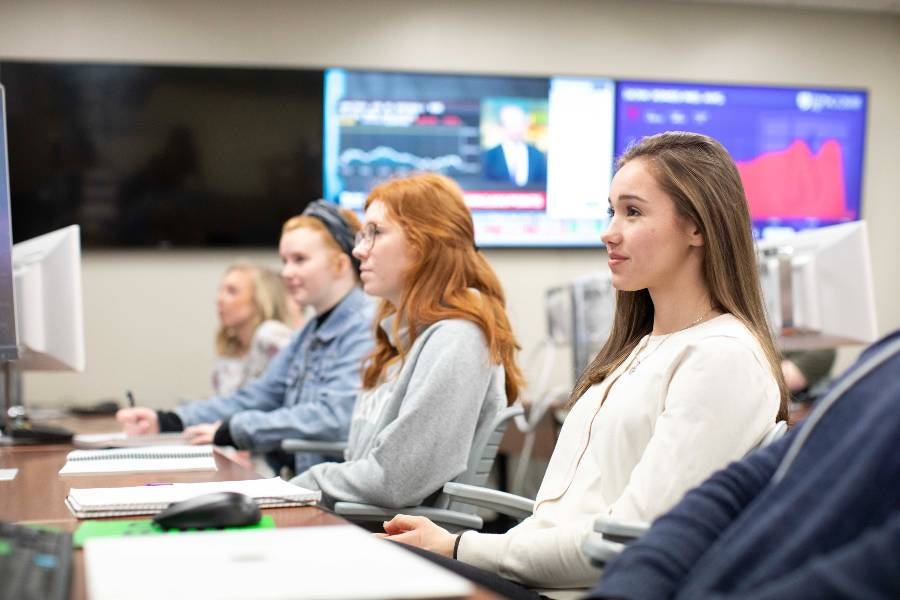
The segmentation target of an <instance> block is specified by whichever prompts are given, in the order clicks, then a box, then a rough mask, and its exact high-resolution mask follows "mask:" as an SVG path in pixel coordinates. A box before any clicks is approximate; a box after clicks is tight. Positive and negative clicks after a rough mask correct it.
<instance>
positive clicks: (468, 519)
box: [334, 502, 484, 530]
mask: <svg viewBox="0 0 900 600" xmlns="http://www.w3.org/2000/svg"><path fill="white" fill-rule="evenodd" d="M334 512H335V513H336V514H338V515H340V516H342V517H347V518H349V519H350V520H351V521H389V520H391V519H393V518H394V517H395V516H397V515H398V514H401V513H402V514H404V515H415V516H418V517H428V518H429V519H431V520H432V521H434V522H435V523H438V524H439V525H444V526H449V527H450V528H452V529H455V530H458V529H481V528H482V527H483V526H484V521H483V520H482V519H481V517H479V516H478V515H470V514H467V513H461V512H457V511H455V510H447V509H443V508H431V507H428V506H408V507H405V508H382V507H380V506H373V505H371V504H360V503H357V502H337V503H336V504H335V505H334Z"/></svg>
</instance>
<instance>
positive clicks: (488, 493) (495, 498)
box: [444, 481, 534, 519]
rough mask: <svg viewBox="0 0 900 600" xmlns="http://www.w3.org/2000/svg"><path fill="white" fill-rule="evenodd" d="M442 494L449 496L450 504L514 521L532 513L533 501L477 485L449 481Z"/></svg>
mask: <svg viewBox="0 0 900 600" xmlns="http://www.w3.org/2000/svg"><path fill="white" fill-rule="evenodd" d="M444 493H445V494H447V495H448V496H450V500H451V502H461V503H463V504H471V505H473V506H481V507H482V508H488V509H490V510H494V511H497V512H498V513H502V514H504V515H509V516H511V517H514V518H516V519H524V518H526V517H530V516H531V515H532V513H534V500H530V499H528V498H523V497H522V496H516V495H515V494H509V493H507V492H501V491H499V490H492V489H490V488H484V487H479V486H477V485H468V484H465V483H456V482H453V481H451V482H450V483H447V484H444Z"/></svg>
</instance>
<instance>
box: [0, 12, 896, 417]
mask: <svg viewBox="0 0 900 600" xmlns="http://www.w3.org/2000/svg"><path fill="white" fill-rule="evenodd" d="M0 57H4V58H35V59H55V60H56V59H70V60H76V59H78V60H106V61H145V62H164V63H210V64H249V65H298V66H326V65H336V66H348V67H376V68H391V69H415V70H439V71H459V72H485V73H509V74H540V75H549V74H578V75H608V76H613V77H635V78H641V77H643V78H662V79H687V80H700V81H713V82H723V83H769V84H810V85H833V86H854V87H864V88H868V89H869V91H870V93H871V96H870V100H871V109H870V122H869V135H868V140H867V148H866V150H867V155H866V165H865V196H864V201H863V202H864V209H863V211H864V216H865V218H866V219H868V220H869V224H870V236H871V243H872V251H873V262H874V271H875V277H876V301H877V310H878V319H879V327H880V329H881V331H887V330H889V329H894V328H897V327H900V302H898V299H900V273H898V269H897V268H896V267H895V266H893V264H894V261H895V260H896V257H897V256H900V235H898V234H897V228H898V226H900V202H898V192H897V190H900V169H898V168H897V165H896V160H897V159H896V156H897V153H896V139H897V138H898V134H900V110H898V106H900V76H898V74H900V18H898V17H896V16H893V17H891V16H877V15H867V14H851V13H840V12H828V11H821V12H811V11H802V10H795V9H777V8H755V7H747V6H710V5H703V4H694V3H683V2H678V3H675V2H652V1H645V2H641V1H630V2H628V1H623V2H603V1H601V0H585V1H568V2H553V3H551V2H541V1H531V2H521V1H519V2H515V1H501V0H494V1H482V2H477V1H459V0H458V1H457V2H454V3H447V2H442V3H428V2H401V1H396V0H393V1H391V0H389V1H384V0H382V1H379V2H370V1H369V2H363V1H344V2H337V1H336V2H330V3H319V2H301V1H290V2H288V1H285V2H264V1H263V2H227V1H210V0H193V1H191V2H163V1H154V2H139V1H136V2H124V1H123V2H112V1H110V2H102V1H99V0H94V1H84V2H78V3H74V2H58V3H54V2H42V1H39V0H31V1H28V2H24V1H23V2H9V1H3V0H0ZM487 254H488V258H489V259H490V260H491V262H492V263H493V264H494V266H495V267H496V268H497V270H498V272H499V273H500V276H501V278H502V280H503V283H504V285H505V286H506V289H507V293H508V296H509V305H510V312H511V316H512V320H513V324H514V326H515V328H516V331H517V333H518V335H519V338H520V340H521V341H522V343H523V346H524V347H525V348H526V350H527V349H530V348H532V347H534V346H535V345H536V343H537V341H538V340H539V339H540V337H541V335H542V333H543V318H542V312H541V311H542V308H541V298H542V293H543V290H544V288H545V287H547V286H549V285H553V284H555V283H558V282H561V281H564V280H566V279H568V278H570V277H572V276H574V275H577V274H580V273H583V272H586V271H590V270H594V269H603V268H605V256H604V254H603V253H602V252H601V251H583V250H581V251H490V252H488V253H487ZM239 255H249V256H250V257H251V258H259V259H263V260H270V261H272V262H273V264H274V260H275V256H274V246H273V250H272V252H267V251H259V252H253V253H247V252H227V253H214V252H191V253H182V252H119V253H107V252H104V253H96V252H94V253H88V254H86V256H85V258H84V294H85V319H86V325H87V352H88V368H87V370H86V372H85V373H83V374H32V375H29V376H28V378H27V379H26V385H27V386H28V388H27V389H28V396H29V397H30V398H32V399H33V400H39V401H42V402H48V403H49V402H56V401H59V400H61V399H74V400H90V399H96V398H99V397H104V396H115V395H118V396H121V394H122V392H123V390H124V389H126V388H130V389H133V390H134V391H135V393H136V395H137V396H138V398H139V400H141V401H143V402H144V403H146V404H150V405H155V406H167V405H171V404H172V403H173V402H174V400H175V399H176V398H177V397H179V396H197V395H202V394H204V392H205V391H206V390H207V389H208V376H207V370H208V366H209V364H210V361H211V359H212V347H211V346H212V332H213V329H214V327H215V316H214V313H213V306H212V302H213V295H214V291H215V287H216V284H217V280H218V277H219V275H220V273H221V272H222V270H223V269H224V267H225V265H226V264H227V263H228V262H230V261H231V260H232V259H233V258H235V257H237V256H239ZM843 359H844V360H843V362H846V361H847V360H848V359H849V353H848V354H845V355H844V357H843ZM567 366H568V365H561V369H563V368H565V367H567Z"/></svg>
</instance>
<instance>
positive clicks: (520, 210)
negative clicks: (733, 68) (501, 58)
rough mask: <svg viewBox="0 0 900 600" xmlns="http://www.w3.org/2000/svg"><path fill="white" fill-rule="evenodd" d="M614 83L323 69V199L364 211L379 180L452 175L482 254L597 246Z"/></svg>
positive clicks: (607, 166)
mask: <svg viewBox="0 0 900 600" xmlns="http://www.w3.org/2000/svg"><path fill="white" fill-rule="evenodd" d="M613 104H614V83H613V82H612V80H610V79H603V78H589V77H549V78H547V77H494V76H483V75H454V74H426V73H398V72H374V71H354V70H345V69H328V70H327V71H326V72H325V117H324V118H325V122H324V143H323V154H324V161H323V167H324V173H323V189H324V194H325V197H326V198H327V199H329V200H332V201H335V202H338V203H339V204H341V205H342V206H345V207H348V208H352V209H354V210H361V209H362V207H363V203H364V201H365V198H366V195H367V193H368V191H369V190H370V189H371V188H372V187H373V186H374V185H375V184H376V183H378V182H379V181H382V180H384V179H387V178H390V177H397V176H404V175H408V174H411V173H414V172H419V171H434V172H439V173H443V174H445V175H448V176H450V177H452V178H454V179H455V180H456V181H457V182H458V183H459V184H460V186H461V187H462V188H463V190H464V192H465V200H466V203H467V205H468V206H469V208H470V209H471V210H472V215H473V220H474V222H475V236H476V242H477V243H478V244H479V246H481V247H599V246H601V245H602V244H601V241H600V234H601V233H602V231H603V229H604V227H605V226H606V222H607V218H606V205H607V196H608V190H609V180H610V177H611V174H612V149H613Z"/></svg>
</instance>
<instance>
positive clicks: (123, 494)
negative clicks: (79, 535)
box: [66, 477, 322, 519]
mask: <svg viewBox="0 0 900 600" xmlns="http://www.w3.org/2000/svg"><path fill="white" fill-rule="evenodd" d="M212 492H238V493H241V494H244V495H246V496H250V497H251V498H253V499H255V500H256V502H257V503H258V504H259V506H260V508H273V507H276V506H303V505H306V504H314V503H315V502H317V501H318V500H319V498H321V496H322V493H321V492H314V491H312V490H308V489H306V488H302V487H299V486H296V485H292V484H290V483H288V482H287V481H285V480H283V479H279V478H278V477H273V478H271V479H247V480H243V481H205V482H202V483H172V484H152V485H137V486H132V487H118V488H72V489H71V490H69V495H68V497H67V498H66V506H68V507H69V510H71V511H72V514H73V515H75V516H76V517H77V518H79V519H93V518H95V517H121V516H127V515H152V514H156V513H158V512H159V511H161V510H163V509H165V508H166V507H167V506H169V504H171V503H172V502H179V501H181V500H187V499H188V498H193V497H194V496H200V495H202V494H210V493H212Z"/></svg>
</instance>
